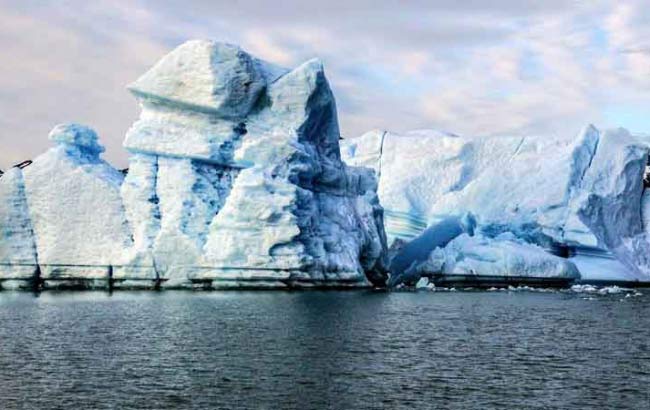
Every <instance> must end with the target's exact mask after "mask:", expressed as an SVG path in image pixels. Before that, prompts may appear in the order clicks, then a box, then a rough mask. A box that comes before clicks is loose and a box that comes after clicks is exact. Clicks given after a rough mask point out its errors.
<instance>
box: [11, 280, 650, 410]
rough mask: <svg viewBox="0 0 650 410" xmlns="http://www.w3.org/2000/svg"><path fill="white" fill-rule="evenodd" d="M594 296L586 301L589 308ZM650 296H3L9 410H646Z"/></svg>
mask: <svg viewBox="0 0 650 410" xmlns="http://www.w3.org/2000/svg"><path fill="white" fill-rule="evenodd" d="M586 299H591V300H586ZM649 344H650V297H647V296H646V295H642V296H637V297H627V298H626V297H625V294H612V295H599V294H596V295H592V296H590V297H589V298H586V297H585V295H582V294H575V293H571V292H553V293H534V292H453V293H431V292H417V293H415V292H403V293H400V292H393V293H384V292H372V291H346V292H318V291H313V292H211V293H199V292H194V293H193V292H171V291H168V292H162V293H155V292H142V293H138V292H118V293H114V294H112V295H108V294H105V293H100V292H77V293H56V292H47V293H42V294H40V295H37V296H34V295H30V294H26V293H8V292H5V293H0V400H1V403H2V404H1V407H2V408H5V409H14V408H24V409H38V408H47V409H50V408H52V409H54V408H72V407H75V408H79V409H95V408H97V409H104V408H105V409H109V408H111V409H113V408H115V409H129V408H133V409H136V408H137V409H167V408H169V409H173V408H195V409H204V408H228V409H230V408H252V409H267V408H272V409H355V408H373V409H374V408H387V409H397V408H405V409H406V408H452V409H464V408H480V409H490V408H494V409H497V408H539V409H546V408H562V409H574V408H575V409H583V408H631V409H639V408H650V395H649V393H648V392H650V352H649V350H648V345H649Z"/></svg>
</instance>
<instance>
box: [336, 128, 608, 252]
mask: <svg viewBox="0 0 650 410" xmlns="http://www.w3.org/2000/svg"><path fill="white" fill-rule="evenodd" d="M597 142H598V132H597V130H595V129H594V128H593V127H587V128H585V129H584V130H583V131H582V132H581V133H580V134H579V135H578V136H577V137H567V138H548V137H490V138H471V137H459V136H456V135H452V134H444V133H440V132H437V131H414V132H410V133H406V134H403V135H398V134H393V133H390V132H379V131H373V132H370V133H368V134H365V135H363V136H362V137H360V138H359V139H352V140H349V141H345V142H344V146H343V149H342V152H343V154H344V158H345V160H346V161H347V162H348V163H350V164H353V165H365V166H373V167H374V168H375V170H376V171H377V172H378V174H379V176H380V178H379V190H378V194H379V197H380V200H381V202H382V205H383V206H384V208H385V213H386V230H387V233H388V236H389V242H392V240H394V239H396V238H399V239H402V240H410V239H412V238H414V237H415V236H417V235H419V234H420V233H421V232H423V231H424V229H425V228H426V227H427V226H429V225H431V224H434V223H435V222H436V221H439V220H444V219H445V218H447V217H448V216H451V215H463V214H465V213H468V212H469V213H471V214H473V215H474V216H475V217H476V219H477V222H478V225H479V228H480V229H482V230H486V231H491V232H490V234H491V235H496V234H498V233H499V232H500V231H514V232H516V233H517V234H518V235H520V236H527V237H531V238H534V239H533V240H535V241H539V242H544V241H545V242H552V241H555V242H559V243H564V242H567V241H570V240H572V237H571V236H572V235H573V234H574V232H575V235H580V234H582V235H586V237H585V238H581V241H588V242H589V243H590V244H591V245H595V238H593V236H591V235H590V234H589V232H588V230H587V229H586V228H585V227H584V226H583V225H582V224H581V223H580V221H577V222H576V221H573V223H572V225H571V227H570V229H565V227H566V226H567V221H568V220H569V219H570V213H571V212H570V210H569V209H570V207H571V205H570V202H571V198H572V195H573V192H574V190H575V189H577V187H578V186H579V185H580V180H581V178H582V175H583V174H584V172H585V170H586V168H587V167H588V166H589V163H590V160H591V157H592V156H593V153H594V152H595V149H596V146H597Z"/></svg>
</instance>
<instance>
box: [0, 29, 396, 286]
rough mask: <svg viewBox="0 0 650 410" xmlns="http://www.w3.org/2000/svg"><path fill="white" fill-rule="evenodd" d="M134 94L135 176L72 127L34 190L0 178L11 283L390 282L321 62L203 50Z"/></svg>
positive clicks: (181, 56)
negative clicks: (342, 144)
mask: <svg viewBox="0 0 650 410" xmlns="http://www.w3.org/2000/svg"><path fill="white" fill-rule="evenodd" d="M128 88H129V90H130V91H131V92H132V93H133V95H134V96H135V97H136V98H137V99H138V100H139V102H140V104H141V107H142V112H141V115H140V118H139V119H138V120H137V121H136V122H135V123H134V124H133V126H132V127H131V128H130V129H129V131H128V132H127V135H126V137H125V140H124V147H125V148H126V149H127V150H128V151H129V153H130V155H131V157H130V165H129V170H128V173H127V175H126V177H124V176H123V174H122V173H120V172H118V171H117V170H115V169H113V168H112V167H110V165H108V164H107V163H106V162H104V161H103V160H101V158H100V155H101V152H102V151H103V148H102V147H101V145H100V144H99V142H98V139H97V135H96V134H95V133H94V131H92V130H91V129H89V128H86V127H84V126H80V125H74V124H67V125H62V126H58V127H56V128H55V129H54V130H53V131H52V133H51V134H50V139H51V140H52V141H53V142H54V143H55V144H56V146H55V147H54V148H52V149H50V150H49V151H48V152H46V153H45V154H43V155H41V156H40V157H38V158H37V159H36V160H35V161H34V163H33V164H32V165H31V166H29V167H28V168H26V169H25V171H24V184H23V182H22V179H21V178H22V177H23V175H22V174H21V173H20V172H19V171H14V170H12V171H11V173H8V174H9V175H5V176H3V177H2V178H1V179H0V181H1V184H0V201H1V203H0V206H2V207H3V211H2V212H3V213H0V223H2V224H3V225H2V226H1V228H2V235H3V236H2V238H0V239H1V240H2V241H1V242H0V258H2V259H0V263H3V265H2V266H8V267H9V269H8V271H0V275H4V276H0V280H1V279H3V278H4V277H7V278H9V277H10V276H11V275H14V276H15V275H17V274H14V273H12V272H17V269H18V268H17V265H16V264H15V263H14V262H15V261H25V264H26V265H28V266H29V267H30V268H31V269H35V268H34V266H39V267H40V276H39V278H38V279H39V280H41V281H45V284H46V285H51V286H55V285H56V284H57V283H63V282H64V281H66V280H68V281H72V282H74V281H77V280H102V279H106V278H108V277H110V278H111V279H112V282H113V283H114V285H115V286H138V285H141V286H151V285H152V284H156V285H157V286H163V287H165V286H167V287H177V286H202V287H212V286H215V287H222V286H223V287H228V286H238V287H239V286H255V287H257V286H302V285H304V286H313V285H322V286H358V285H368V284H369V283H375V284H383V283H384V282H385V280H386V277H387V274H386V271H385V263H386V261H385V254H386V238H385V234H384V228H383V219H382V218H383V210H382V208H381V206H380V205H379V201H378V199H377V195H376V189H377V181H376V177H375V175H374V173H373V172H372V170H368V169H363V168H357V167H348V166H346V165H345V164H344V163H343V162H342V160H341V156H340V151H339V139H340V135H339V129H338V121H337V113H336V104H335V100H334V96H333V94H332V92H331V90H330V87H329V84H328V82H327V79H326V78H325V74H324V71H323V67H322V64H321V63H320V62H319V61H318V60H311V61H308V62H306V63H304V64H302V65H301V66H299V67H297V68H295V69H293V70H287V69H284V68H281V67H276V66H274V65H272V64H270V63H267V62H264V61H261V60H258V59H256V58H254V57H252V56H250V55H249V54H247V53H246V52H244V51H242V50H241V49H240V48H238V47H236V46H233V45H229V44H224V43H217V42H211V41H202V40H199V41H190V42H187V43H185V44H183V45H181V46H179V47H178V48H176V49H175V50H173V51H172V52H171V53H170V54H169V55H167V56H165V57H164V58H163V59H162V60H161V61H160V62H159V63H158V64H156V65H155V66H154V67H152V68H151V69H150V70H149V71H148V72H147V73H145V74H144V75H143V76H142V77H140V78H139V79H138V80H136V81H135V82H134V83H133V84H131V85H129V87H128ZM10 237H11V238H13V239H12V240H11V241H10ZM30 241H32V242H33V243H34V244H35V245H32V246H31V248H30V246H29V243H30ZM10 243H11V244H13V245H11V244H10ZM11 246H13V247H20V248H21V252H24V253H25V255H22V254H19V253H16V252H13V251H12V250H11V249H10V248H9V247H11ZM30 249H31V251H30ZM30 258H31V259H30ZM21 266H22V265H21ZM7 275H8V276H7ZM25 275H27V274H25ZM27 276H29V275H27Z"/></svg>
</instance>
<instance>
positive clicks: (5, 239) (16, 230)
mask: <svg viewBox="0 0 650 410" xmlns="http://www.w3.org/2000/svg"><path fill="white" fill-rule="evenodd" d="M35 273H36V247H35V245H34V232H33V231H32V224H31V221H30V218H29V210H28V208H27V198H26V197H25V182H24V180H23V173H22V171H21V170H20V169H19V168H11V169H10V170H8V171H7V172H5V173H4V174H3V175H2V178H0V280H5V279H31V278H32V277H33V276H34V274H35Z"/></svg>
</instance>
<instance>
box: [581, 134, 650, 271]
mask: <svg viewBox="0 0 650 410" xmlns="http://www.w3.org/2000/svg"><path fill="white" fill-rule="evenodd" d="M648 151H649V150H648V146H647V145H646V144H645V143H643V142H642V141H641V140H639V139H637V138H634V137H633V136H632V135H630V134H629V133H628V132H627V131H625V130H623V129H618V130H611V131H608V132H605V133H604V134H603V136H602V138H601V141H600V147H599V150H598V152H597V153H596V156H595V158H594V161H593V165H592V166H591V167H590V168H589V170H588V172H587V173H586V175H585V178H584V184H583V186H584V192H583V193H582V195H581V197H580V202H579V206H578V215H579V217H580V219H581V220H582V221H583V222H584V223H585V224H586V225H587V226H589V228H590V229H591V231H592V232H593V233H594V234H595V235H596V237H597V238H598V240H599V242H600V243H602V244H603V245H605V246H606V247H607V249H609V250H610V251H611V252H612V253H613V254H614V255H615V256H616V258H617V259H618V260H619V261H620V262H621V263H622V264H623V265H625V266H626V267H627V268H628V269H629V271H630V273H631V274H632V275H630V276H634V277H636V278H642V279H645V280H650V235H648V233H647V231H646V227H645V226H644V219H645V218H647V216H645V215H643V211H644V209H643V207H642V205H644V202H645V199H644V197H645V196H646V195H644V187H643V182H642V181H643V175H644V172H645V169H646V165H647V164H648Z"/></svg>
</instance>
